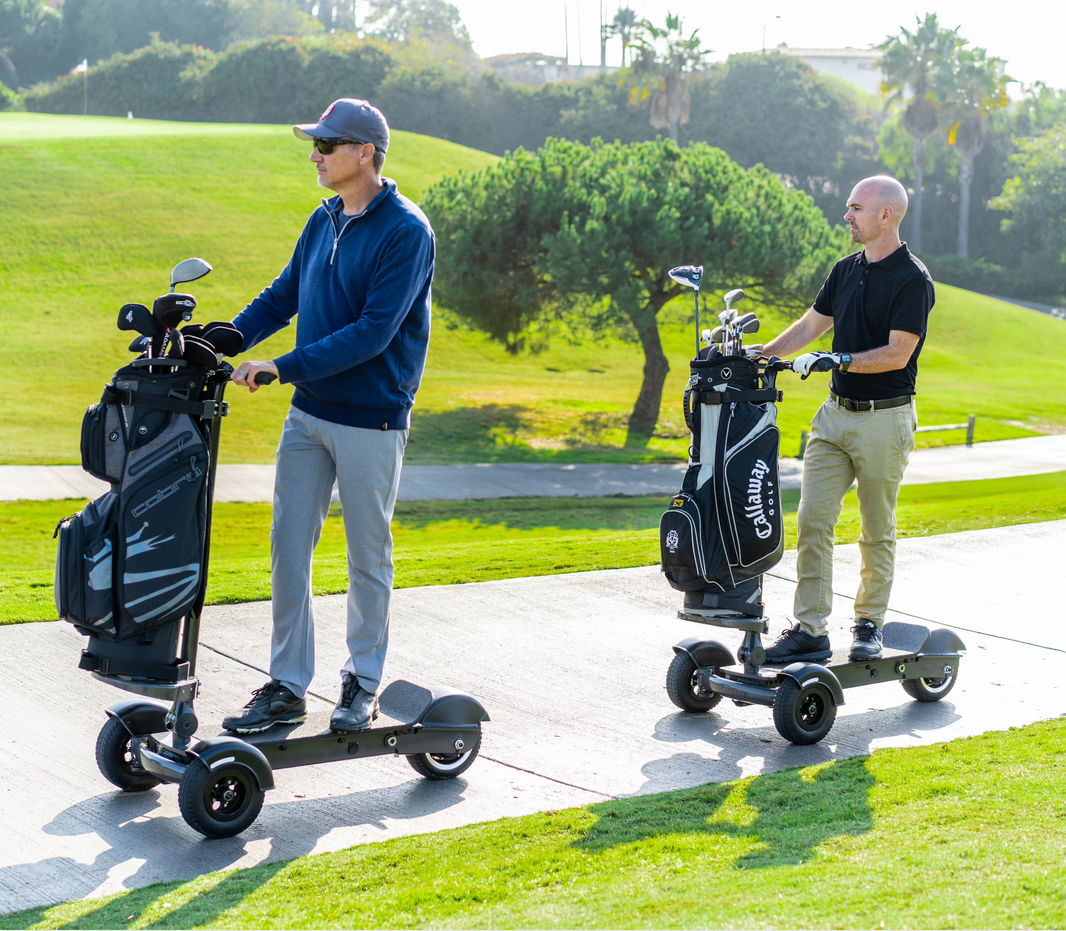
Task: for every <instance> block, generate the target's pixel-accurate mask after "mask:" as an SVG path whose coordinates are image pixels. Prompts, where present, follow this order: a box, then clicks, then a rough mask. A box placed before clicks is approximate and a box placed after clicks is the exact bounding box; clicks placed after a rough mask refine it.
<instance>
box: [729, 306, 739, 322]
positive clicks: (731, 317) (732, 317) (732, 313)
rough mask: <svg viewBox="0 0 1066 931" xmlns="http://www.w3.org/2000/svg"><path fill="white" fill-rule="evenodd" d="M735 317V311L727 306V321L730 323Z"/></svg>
mask: <svg viewBox="0 0 1066 931" xmlns="http://www.w3.org/2000/svg"><path fill="white" fill-rule="evenodd" d="M736 319H737V311H735V310H734V309H733V308H732V307H730V308H729V322H730V323H732V322H733V321H734V320H736Z"/></svg>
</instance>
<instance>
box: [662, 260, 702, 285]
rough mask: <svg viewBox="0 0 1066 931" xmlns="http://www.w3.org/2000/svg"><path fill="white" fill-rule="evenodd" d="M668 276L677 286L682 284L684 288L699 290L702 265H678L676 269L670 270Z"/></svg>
mask: <svg viewBox="0 0 1066 931" xmlns="http://www.w3.org/2000/svg"><path fill="white" fill-rule="evenodd" d="M669 275H670V277H671V278H673V279H674V281H676V282H677V283H678V284H683V285H684V286H685V287H686V288H694V289H695V290H697V291H698V290H699V289H700V282H701V281H702V280H703V266H702V265H678V266H677V267H676V268H671V269H670V271H669Z"/></svg>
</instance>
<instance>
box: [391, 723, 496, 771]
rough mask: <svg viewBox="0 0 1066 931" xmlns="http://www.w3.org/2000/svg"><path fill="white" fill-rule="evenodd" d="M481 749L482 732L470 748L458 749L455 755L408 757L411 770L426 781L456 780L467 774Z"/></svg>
mask: <svg viewBox="0 0 1066 931" xmlns="http://www.w3.org/2000/svg"><path fill="white" fill-rule="evenodd" d="M480 749H481V730H480V729H479V730H478V735H477V740H476V741H475V742H474V745H473V746H472V747H469V748H462V747H457V748H456V752H455V753H454V754H446V753H412V754H410V755H409V756H408V757H407V762H408V763H410V764H411V768H412V769H413V770H414V771H415V772H416V773H418V774H419V775H420V776H425V778H426V779H454V778H455V777H456V776H458V775H459V774H460V773H465V772H466V771H467V770H468V769H470V767H471V766H472V765H473V763H474V760H475V759H477V754H478V751H479V750H480Z"/></svg>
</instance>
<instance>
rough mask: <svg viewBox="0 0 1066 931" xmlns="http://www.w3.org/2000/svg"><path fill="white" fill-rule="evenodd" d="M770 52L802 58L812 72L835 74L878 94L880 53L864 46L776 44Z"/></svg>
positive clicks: (881, 78)
mask: <svg viewBox="0 0 1066 931" xmlns="http://www.w3.org/2000/svg"><path fill="white" fill-rule="evenodd" d="M773 51H775V52H778V53H779V54H781V55H788V56H790V57H792V58H799V59H800V60H801V61H805V62H806V63H807V64H808V65H810V66H811V67H812V68H813V69H814V70H815V71H820V72H822V73H823V74H832V75H836V77H838V78H843V79H844V80H845V81H850V82H851V83H852V84H855V85H856V86H857V87H860V88H862V90H864V91H867V92H868V93H871V94H877V93H880V84H881V81H882V80H883V78H884V76H883V75H882V74H881V69H880V68H878V67H877V59H878V57H880V55H881V53H880V52H878V51H877V50H876V49H864V48H789V47H788V46H787V45H779V46H778V47H777V48H775V49H774V50H773Z"/></svg>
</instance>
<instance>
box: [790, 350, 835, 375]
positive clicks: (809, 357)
mask: <svg viewBox="0 0 1066 931" xmlns="http://www.w3.org/2000/svg"><path fill="white" fill-rule="evenodd" d="M841 361H842V360H841V358H840V353H838V352H825V351H818V352H805V353H804V354H803V355H802V356H796V358H795V359H793V360H792V371H793V372H796V373H797V374H798V375H800V376H801V378H803V379H806V378H807V376H808V375H810V374H811V372H828V371H829V370H830V369H838V368H840V363H841Z"/></svg>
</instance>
